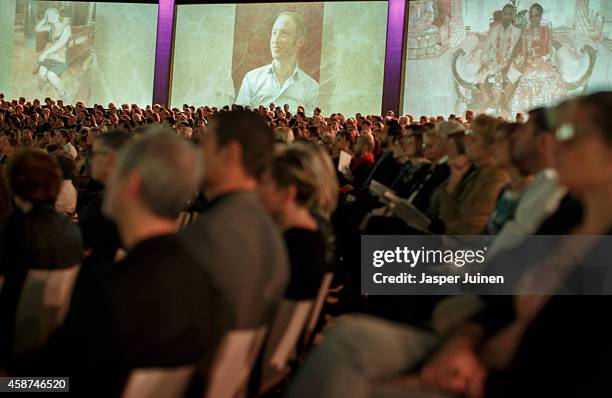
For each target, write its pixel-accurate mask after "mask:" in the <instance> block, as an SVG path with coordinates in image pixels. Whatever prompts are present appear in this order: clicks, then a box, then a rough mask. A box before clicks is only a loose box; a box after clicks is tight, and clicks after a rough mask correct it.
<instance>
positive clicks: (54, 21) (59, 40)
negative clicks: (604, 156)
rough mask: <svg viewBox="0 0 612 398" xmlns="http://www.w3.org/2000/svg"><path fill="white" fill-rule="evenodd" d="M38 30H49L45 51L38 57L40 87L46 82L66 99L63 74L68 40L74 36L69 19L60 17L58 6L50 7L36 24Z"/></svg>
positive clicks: (38, 31)
mask: <svg viewBox="0 0 612 398" xmlns="http://www.w3.org/2000/svg"><path fill="white" fill-rule="evenodd" d="M35 30H36V32H37V33H41V32H47V33H48V34H49V40H48V42H47V44H46V45H45V49H44V51H43V52H42V53H41V54H40V56H39V57H38V78H39V79H40V86H39V87H40V89H42V86H43V84H45V83H46V82H48V83H50V84H51V85H52V86H53V87H54V88H55V90H56V91H57V94H58V96H59V97H60V98H61V99H63V100H65V99H66V90H65V89H64V84H63V83H62V80H61V76H62V74H64V72H65V71H66V68H67V66H66V51H67V49H68V40H70V37H71V36H72V33H71V30H70V25H69V24H68V22H67V20H66V19H64V18H62V17H60V12H59V11H58V10H57V9H56V8H48V9H47V11H46V12H45V16H44V17H43V19H41V20H40V22H38V24H37V25H36V29H35Z"/></svg>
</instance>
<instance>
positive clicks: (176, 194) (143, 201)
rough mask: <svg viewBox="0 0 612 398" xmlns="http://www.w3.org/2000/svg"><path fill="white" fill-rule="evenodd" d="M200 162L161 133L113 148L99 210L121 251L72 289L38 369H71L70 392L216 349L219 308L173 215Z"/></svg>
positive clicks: (114, 383) (111, 392) (96, 391)
mask: <svg viewBox="0 0 612 398" xmlns="http://www.w3.org/2000/svg"><path fill="white" fill-rule="evenodd" d="M201 163H202V162H201V157H200V155H199V153H198V152H197V151H196V150H195V149H194V148H193V147H192V146H191V144H189V143H188V142H186V141H183V140H182V139H180V138H179V137H177V136H175V135H172V134H171V133H168V132H159V133H154V134H152V135H150V136H148V137H145V138H143V139H141V140H138V141H135V142H133V143H132V144H131V145H128V147H126V148H125V150H124V151H122V152H121V154H120V157H119V159H118V164H117V168H116V170H115V171H114V172H113V174H112V176H111V178H110V182H109V185H108V187H107V189H108V192H107V193H106V195H105V198H104V203H103V208H104V213H105V214H108V215H109V216H110V217H111V218H112V219H113V221H115V222H116V223H117V226H118V228H119V233H120V236H121V240H122V243H123V245H124V246H125V248H126V249H127V250H128V251H129V252H128V255H127V256H126V257H125V258H124V259H123V260H122V261H120V262H119V263H117V264H115V265H114V266H113V267H112V268H110V269H107V270H105V271H104V272H99V273H97V274H96V275H95V276H94V277H91V278H88V279H86V280H81V281H80V283H82V284H83V285H82V286H77V287H75V293H74V295H73V300H72V305H71V308H70V311H69V314H68V316H67V319H66V322H65V324H64V327H63V328H62V329H61V331H60V332H59V333H58V335H57V336H56V339H55V341H54V342H53V344H52V345H51V348H50V351H51V352H50V353H49V355H48V356H47V361H46V363H47V364H48V366H44V368H45V369H44V370H47V371H49V372H56V373H58V374H60V373H61V374H63V375H68V376H70V390H71V391H73V392H83V393H84V392H86V393H87V395H102V396H117V395H119V393H120V392H121V390H122V389H123V386H124V383H125V381H126V378H127V376H128V375H129V372H130V371H131V370H133V369H135V368H144V367H176V366H181V365H189V364H194V363H197V362H199V361H200V360H201V359H202V358H203V357H205V356H209V355H210V354H211V352H213V350H214V349H215V347H216V345H217V342H218V339H219V337H220V334H221V330H222V329H223V321H222V320H221V319H219V317H218V316H217V310H216V309H217V308H221V307H223V305H222V304H221V303H220V301H219V300H218V297H219V294H218V293H217V292H216V291H215V289H214V287H213V285H212V283H211V281H210V278H209V276H208V275H206V273H205V272H204V271H203V270H202V268H201V267H200V266H199V264H198V263H197V261H196V259H195V258H194V256H193V255H192V254H191V251H190V250H189V249H188V248H187V247H186V246H185V245H184V244H183V242H182V241H181V240H180V239H179V238H178V237H177V236H176V228H177V226H176V222H175V220H176V215H177V214H178V213H179V211H180V210H181V209H182V207H183V206H184V204H185V203H186V202H187V200H188V199H189V198H190V197H191V195H192V194H193V192H195V191H196V189H197V187H198V185H199V182H200V181H201V177H202V165H201ZM41 371H42V370H41ZM47 374H49V373H47ZM101 380H103V381H104V382H101ZM92 391H93V392H92Z"/></svg>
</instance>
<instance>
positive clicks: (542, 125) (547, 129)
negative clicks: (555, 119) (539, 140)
mask: <svg viewBox="0 0 612 398" xmlns="http://www.w3.org/2000/svg"><path fill="white" fill-rule="evenodd" d="M548 114H549V112H548V110H547V109H546V108H535V109H532V110H530V111H529V121H530V122H532V123H533V124H534V126H535V128H536V129H535V134H542V133H552V127H551V125H550V121H549V118H548Z"/></svg>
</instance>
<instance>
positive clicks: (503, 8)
mask: <svg viewBox="0 0 612 398" xmlns="http://www.w3.org/2000/svg"><path fill="white" fill-rule="evenodd" d="M506 8H512V11H514V6H513V5H512V4H510V3H508V4H506V5H505V6H503V7H502V11H503V10H505V9H506Z"/></svg>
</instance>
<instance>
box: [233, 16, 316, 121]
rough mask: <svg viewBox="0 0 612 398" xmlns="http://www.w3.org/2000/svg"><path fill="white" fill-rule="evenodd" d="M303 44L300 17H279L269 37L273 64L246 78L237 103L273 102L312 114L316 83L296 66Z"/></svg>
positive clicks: (303, 31) (262, 103) (303, 34)
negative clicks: (299, 108) (300, 108)
mask: <svg viewBox="0 0 612 398" xmlns="http://www.w3.org/2000/svg"><path fill="white" fill-rule="evenodd" d="M304 42H305V28H304V20H303V18H302V17H301V16H300V15H299V14H297V13H295V12H283V13H281V14H279V15H278V17H277V18H276V21H275V22H274V25H273V27H272V34H271V36H270V52H271V53H272V63H271V64H269V65H265V66H262V67H260V68H257V69H253V70H252V71H250V72H248V73H247V74H246V75H245V77H244V79H243V80H242V86H241V87H240V91H239V93H238V97H237V98H236V103H237V104H238V105H244V106H247V105H248V106H251V107H257V106H259V105H267V104H269V103H271V102H273V103H275V104H289V106H290V108H291V109H292V110H293V109H296V108H297V107H298V106H299V105H303V106H304V107H305V110H306V112H307V113H311V112H312V111H313V109H314V108H315V107H316V106H317V102H318V97H319V83H317V82H316V81H315V80H314V79H313V78H312V77H310V76H308V75H307V74H306V73H305V72H304V71H303V70H302V69H300V68H299V66H298V64H297V56H298V54H299V51H300V49H301V48H302V46H303V45H304Z"/></svg>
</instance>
